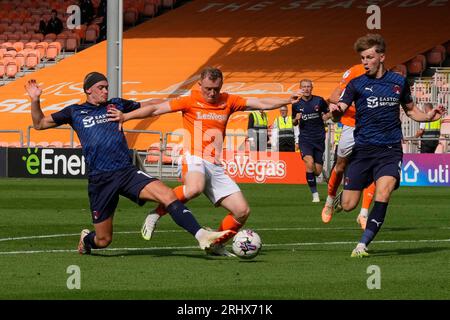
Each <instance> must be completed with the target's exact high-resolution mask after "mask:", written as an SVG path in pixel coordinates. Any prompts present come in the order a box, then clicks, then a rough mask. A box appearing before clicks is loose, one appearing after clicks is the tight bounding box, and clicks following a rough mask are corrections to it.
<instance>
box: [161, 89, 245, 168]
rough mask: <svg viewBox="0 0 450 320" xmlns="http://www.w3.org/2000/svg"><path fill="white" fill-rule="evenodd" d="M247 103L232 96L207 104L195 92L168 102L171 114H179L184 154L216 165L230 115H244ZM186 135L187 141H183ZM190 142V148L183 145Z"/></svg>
mask: <svg viewBox="0 0 450 320" xmlns="http://www.w3.org/2000/svg"><path fill="white" fill-rule="evenodd" d="M246 106H247V100H246V99H244V98H242V97H240V96H236V95H232V94H228V93H221V94H220V97H219V101H218V102H217V103H215V104H210V103H208V102H206V101H205V99H204V98H203V96H202V94H201V92H200V91H198V90H192V91H191V95H189V96H186V97H180V98H177V99H173V100H171V101H170V107H171V109H172V111H181V112H182V114H183V127H184V129H185V130H186V131H187V132H185V135H184V136H185V139H184V141H185V146H184V147H185V150H190V153H191V154H192V155H195V156H198V157H201V158H202V159H205V160H207V161H210V162H213V163H216V164H219V163H220V160H221V159H220V158H221V155H222V147H223V141H224V139H225V130H226V127H227V122H228V119H229V117H230V115H231V114H232V113H233V112H237V111H244V110H245V109H246ZM186 134H189V135H190V139H189V138H188V139H186ZM189 142H190V146H188V145H186V143H189Z"/></svg>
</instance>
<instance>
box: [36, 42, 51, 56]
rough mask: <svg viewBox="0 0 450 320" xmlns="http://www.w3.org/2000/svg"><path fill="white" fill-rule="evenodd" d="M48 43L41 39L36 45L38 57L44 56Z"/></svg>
mask: <svg viewBox="0 0 450 320" xmlns="http://www.w3.org/2000/svg"><path fill="white" fill-rule="evenodd" d="M47 48H48V43H47V42H44V41H41V42H39V43H38V44H37V45H36V50H37V51H39V57H41V58H42V57H45V54H46V53H47Z"/></svg>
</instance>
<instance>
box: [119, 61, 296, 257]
mask: <svg viewBox="0 0 450 320" xmlns="http://www.w3.org/2000/svg"><path fill="white" fill-rule="evenodd" d="M198 85H199V86H200V91H199V90H192V91H191V94H190V95H189V96H185V97H179V98H176V99H171V100H168V101H164V102H162V103H157V104H154V105H152V106H150V107H146V108H141V109H139V110H136V112H130V113H123V114H122V113H121V112H120V111H117V110H112V111H110V120H112V121H120V122H124V121H128V120H131V119H138V118H146V117H151V116H158V115H162V114H165V113H169V112H177V111H181V112H182V115H183V126H184V129H185V130H186V135H190V139H187V138H186V136H185V142H186V140H188V141H189V140H190V147H189V148H187V149H186V148H184V150H186V151H185V153H184V154H183V156H182V158H181V161H180V163H179V169H180V168H181V177H182V181H183V185H180V186H178V187H176V188H175V189H174V192H175V194H176V195H177V198H178V199H179V200H180V201H181V202H187V201H189V200H190V199H192V198H195V197H197V196H199V195H200V194H201V193H202V192H203V193H205V195H206V196H207V197H208V198H209V200H210V201H211V202H212V203H213V204H214V205H215V206H222V207H224V208H225V209H226V210H228V211H229V213H228V214H227V215H226V216H225V217H224V219H223V220H222V222H221V224H220V226H219V228H218V230H233V231H236V232H237V231H238V230H239V229H240V228H241V227H242V226H243V225H244V223H245V221H246V220H247V218H248V216H249V214H250V208H249V205H248V203H247V200H246V199H245V197H244V195H243V194H242V192H241V190H240V189H239V187H238V185H237V184H236V182H234V181H233V180H232V179H231V178H230V177H229V176H228V175H227V174H226V173H225V171H224V168H223V167H222V165H221V155H222V146H223V141H224V138H225V129H226V125H227V122H228V119H229V117H230V115H231V114H232V113H234V112H237V111H244V110H270V109H276V108H280V107H282V106H286V105H288V104H292V103H295V102H297V101H299V99H300V95H301V91H300V92H299V93H298V94H297V95H292V96H291V97H290V98H289V99H281V98H261V99H257V98H248V99H245V98H242V97H240V96H237V95H232V94H228V93H221V92H220V91H221V88H222V85H223V75H222V72H221V71H220V70H219V69H217V68H211V67H208V68H206V69H204V70H203V71H202V73H201V75H200V81H199V82H198ZM165 213H166V212H165V209H164V207H163V206H159V207H158V208H156V209H155V210H152V211H151V212H150V214H149V215H148V216H147V218H146V220H145V222H144V225H143V227H142V237H143V238H144V239H145V240H150V239H151V237H152V234H153V231H154V229H155V227H156V223H157V222H158V220H159V218H160V217H161V216H162V215H164V214H165ZM226 240H229V238H228V239H224V240H222V241H221V242H220V243H216V245H215V246H213V247H212V250H211V252H210V253H212V254H215V255H221V256H232V255H233V254H231V253H230V252H228V251H227V250H226V249H225V246H224V243H225V242H226Z"/></svg>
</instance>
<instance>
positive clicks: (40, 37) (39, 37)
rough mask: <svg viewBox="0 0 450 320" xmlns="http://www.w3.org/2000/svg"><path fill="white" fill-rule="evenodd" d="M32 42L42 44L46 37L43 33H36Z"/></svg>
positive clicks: (32, 37)
mask: <svg viewBox="0 0 450 320" xmlns="http://www.w3.org/2000/svg"><path fill="white" fill-rule="evenodd" d="M31 40H37V41H38V42H41V41H42V40H44V35H43V34H42V33H35V34H33V35H32V36H31Z"/></svg>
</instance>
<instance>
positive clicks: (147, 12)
mask: <svg viewBox="0 0 450 320" xmlns="http://www.w3.org/2000/svg"><path fill="white" fill-rule="evenodd" d="M156 13H157V6H156V5H155V4H154V3H153V2H151V1H146V2H145V5H144V11H143V12H142V14H143V15H144V16H145V17H154V16H155V15H156Z"/></svg>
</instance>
